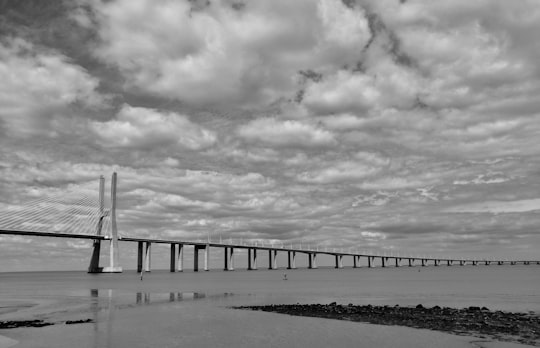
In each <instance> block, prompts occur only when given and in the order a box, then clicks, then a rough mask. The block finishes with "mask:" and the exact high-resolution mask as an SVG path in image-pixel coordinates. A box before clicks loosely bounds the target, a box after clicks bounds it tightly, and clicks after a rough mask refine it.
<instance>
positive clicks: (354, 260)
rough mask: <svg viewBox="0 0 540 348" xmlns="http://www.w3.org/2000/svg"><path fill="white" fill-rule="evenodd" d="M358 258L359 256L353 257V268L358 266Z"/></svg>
mask: <svg viewBox="0 0 540 348" xmlns="http://www.w3.org/2000/svg"><path fill="white" fill-rule="evenodd" d="M356 258H357V256H353V257H352V262H353V268H356V267H357V266H356Z"/></svg>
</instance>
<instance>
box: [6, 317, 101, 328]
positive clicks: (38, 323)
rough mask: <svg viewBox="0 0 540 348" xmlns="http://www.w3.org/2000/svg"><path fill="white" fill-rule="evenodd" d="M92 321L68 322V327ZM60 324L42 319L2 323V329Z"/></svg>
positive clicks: (91, 321)
mask: <svg viewBox="0 0 540 348" xmlns="http://www.w3.org/2000/svg"><path fill="white" fill-rule="evenodd" d="M93 322H94V321H93V320H92V319H80V320H67V321H66V322H65V324H66V325H73V324H84V323H93ZM55 324H58V323H53V322H49V321H44V320H40V319H35V320H12V321H0V329H15V328H18V327H44V326H50V325H55Z"/></svg>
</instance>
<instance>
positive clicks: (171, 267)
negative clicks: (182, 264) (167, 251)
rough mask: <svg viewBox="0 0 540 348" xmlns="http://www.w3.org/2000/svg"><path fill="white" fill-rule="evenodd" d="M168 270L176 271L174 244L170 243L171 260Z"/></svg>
mask: <svg viewBox="0 0 540 348" xmlns="http://www.w3.org/2000/svg"><path fill="white" fill-rule="evenodd" d="M169 270H170V271H171V272H175V271H176V244H171V262H170V267H169Z"/></svg>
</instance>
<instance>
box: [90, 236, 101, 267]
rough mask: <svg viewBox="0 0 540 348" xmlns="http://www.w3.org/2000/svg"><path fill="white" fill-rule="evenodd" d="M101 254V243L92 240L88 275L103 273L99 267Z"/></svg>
mask: <svg viewBox="0 0 540 348" xmlns="http://www.w3.org/2000/svg"><path fill="white" fill-rule="evenodd" d="M100 253H101V241H100V240H94V242H93V248H92V258H91V259H90V266H88V273H100V272H101V271H103V267H99V254H100Z"/></svg>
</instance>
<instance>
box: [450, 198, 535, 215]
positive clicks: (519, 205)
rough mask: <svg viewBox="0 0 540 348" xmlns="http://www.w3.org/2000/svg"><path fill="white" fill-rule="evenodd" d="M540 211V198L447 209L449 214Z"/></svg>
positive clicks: (474, 204)
mask: <svg viewBox="0 0 540 348" xmlns="http://www.w3.org/2000/svg"><path fill="white" fill-rule="evenodd" d="M536 210H540V198H535V199H523V200H517V201H508V202H504V201H487V202H482V203H469V204H462V205H459V206H455V207H452V208H449V209H447V210H446V211H447V212H449V213H492V214H500V213H522V212H529V211H536Z"/></svg>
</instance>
